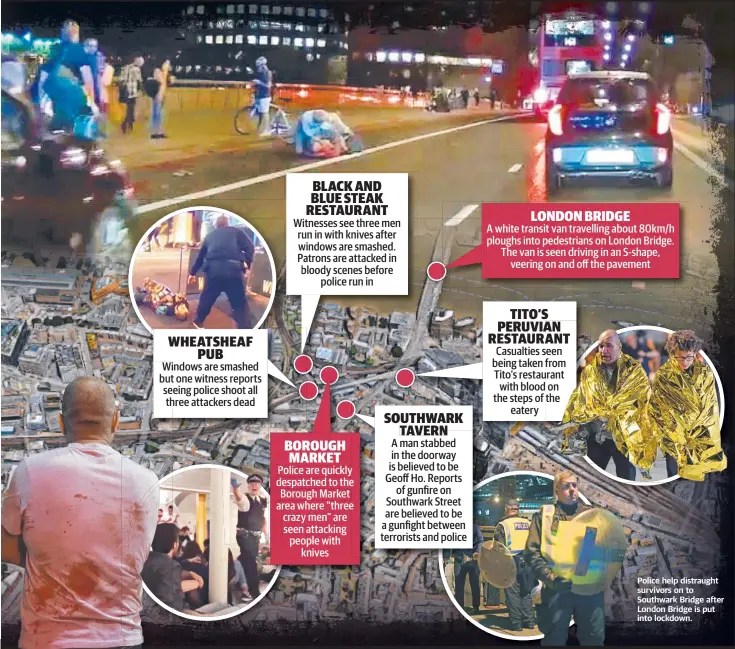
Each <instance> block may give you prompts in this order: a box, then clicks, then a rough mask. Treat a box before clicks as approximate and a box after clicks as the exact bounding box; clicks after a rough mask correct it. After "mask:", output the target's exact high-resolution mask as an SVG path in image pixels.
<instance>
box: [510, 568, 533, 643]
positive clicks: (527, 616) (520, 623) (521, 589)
mask: <svg viewBox="0 0 735 649" xmlns="http://www.w3.org/2000/svg"><path fill="white" fill-rule="evenodd" d="M516 566H517V568H518V576H517V577H516V580H515V582H514V583H513V584H512V585H511V586H509V587H508V588H506V589H505V604H506V606H507V607H508V617H509V618H510V626H511V628H512V629H513V630H514V631H520V630H521V629H523V627H526V628H533V627H535V626H536V614H535V613H534V611H533V602H532V601H531V591H530V589H529V588H528V587H527V584H526V583H524V582H527V581H529V580H528V579H527V578H526V571H527V568H526V565H525V564H524V563H522V562H521V561H519V560H518V559H516Z"/></svg>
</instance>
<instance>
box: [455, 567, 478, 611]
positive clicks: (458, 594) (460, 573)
mask: <svg viewBox="0 0 735 649" xmlns="http://www.w3.org/2000/svg"><path fill="white" fill-rule="evenodd" d="M455 561H456V559H455ZM468 576H469V578H470V590H471V591H472V608H474V609H479V608H480V568H479V566H478V565H477V561H475V560H474V559H472V560H471V561H465V562H464V563H463V564H462V565H460V566H459V568H457V564H456V563H455V564H454V598H455V599H456V600H457V604H458V605H459V606H460V607H464V583H465V579H466V578H467V577H468Z"/></svg>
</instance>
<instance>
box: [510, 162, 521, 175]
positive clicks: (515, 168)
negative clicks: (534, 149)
mask: <svg viewBox="0 0 735 649" xmlns="http://www.w3.org/2000/svg"><path fill="white" fill-rule="evenodd" d="M522 166H523V165H522V164H521V163H520V162H517V163H516V164H514V165H513V166H512V167H511V168H510V169H508V173H509V174H515V173H518V172H519V171H520V170H521V167H522Z"/></svg>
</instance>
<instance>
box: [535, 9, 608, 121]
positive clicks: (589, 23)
mask: <svg viewBox="0 0 735 649" xmlns="http://www.w3.org/2000/svg"><path fill="white" fill-rule="evenodd" d="M614 34H615V30H614V29H613V28H612V25H611V24H610V21H608V20H602V19H600V18H598V16H597V15H595V14H593V13H587V12H583V11H579V10H576V9H575V10H568V11H565V12H560V13H552V14H545V15H544V16H543V17H542V18H541V20H540V24H539V30H538V70H539V75H538V85H537V87H536V89H535V90H534V92H533V96H532V99H533V107H534V111H535V112H536V113H537V114H539V115H545V114H546V113H547V112H548V110H549V108H551V106H553V104H554V101H555V100H556V97H557V95H558V94H559V89H560V88H561V85H562V84H563V83H564V81H565V79H566V78H567V77H568V76H569V75H573V74H574V73H575V72H590V71H594V70H602V69H603V68H604V66H605V53H606V51H607V50H606V48H605V46H606V45H607V48H608V49H610V48H611V47H612V41H613V40H614Z"/></svg>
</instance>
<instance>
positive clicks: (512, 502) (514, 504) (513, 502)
mask: <svg viewBox="0 0 735 649" xmlns="http://www.w3.org/2000/svg"><path fill="white" fill-rule="evenodd" d="M505 506H506V508H508V509H510V508H511V507H520V506H521V505H520V503H519V502H518V501H517V500H516V499H515V498H511V499H509V500H506V501H505Z"/></svg>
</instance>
